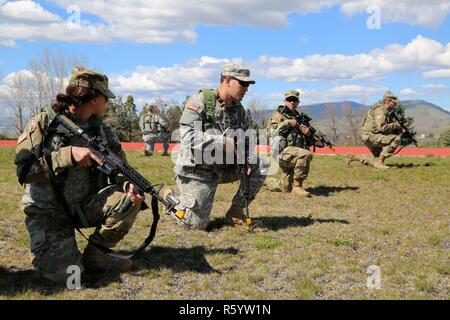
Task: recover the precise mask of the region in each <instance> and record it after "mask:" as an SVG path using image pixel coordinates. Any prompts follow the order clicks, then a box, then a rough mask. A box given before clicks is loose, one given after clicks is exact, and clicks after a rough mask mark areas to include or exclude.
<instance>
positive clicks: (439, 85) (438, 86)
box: [421, 83, 445, 90]
mask: <svg viewBox="0 0 450 320" xmlns="http://www.w3.org/2000/svg"><path fill="white" fill-rule="evenodd" d="M421 87H422V88H424V89H432V90H433V89H444V88H445V85H444V84H442V83H426V84H423V85H422V86H421Z"/></svg>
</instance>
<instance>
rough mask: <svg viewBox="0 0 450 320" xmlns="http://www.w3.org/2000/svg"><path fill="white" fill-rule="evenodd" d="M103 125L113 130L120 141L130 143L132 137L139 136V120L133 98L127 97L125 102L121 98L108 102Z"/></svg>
mask: <svg viewBox="0 0 450 320" xmlns="http://www.w3.org/2000/svg"><path fill="white" fill-rule="evenodd" d="M105 123H106V124H107V125H109V126H110V127H112V128H114V131H115V132H116V133H117V135H118V136H119V139H120V141H132V140H133V137H134V136H136V135H137V136H140V132H139V118H138V115H137V110H136V105H135V104H134V99H133V96H128V97H127V100H126V102H123V101H122V97H117V98H116V99H114V100H110V102H109V105H108V111H107V112H106V115H105Z"/></svg>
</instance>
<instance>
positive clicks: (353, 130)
mask: <svg viewBox="0 0 450 320" xmlns="http://www.w3.org/2000/svg"><path fill="white" fill-rule="evenodd" d="M365 111H366V110H365V109H364V108H363V109H357V108H352V107H350V106H349V105H348V104H347V103H345V104H344V106H343V107H342V113H343V115H344V121H345V123H346V129H347V136H348V138H349V140H350V142H351V144H352V145H359V144H361V125H362V120H363V117H364V115H365Z"/></svg>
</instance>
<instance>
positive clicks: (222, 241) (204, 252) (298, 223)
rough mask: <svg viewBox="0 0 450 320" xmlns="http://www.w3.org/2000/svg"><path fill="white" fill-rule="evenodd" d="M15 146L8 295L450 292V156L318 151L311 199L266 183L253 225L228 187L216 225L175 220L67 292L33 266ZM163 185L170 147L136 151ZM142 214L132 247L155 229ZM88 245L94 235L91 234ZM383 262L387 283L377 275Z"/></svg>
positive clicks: (168, 179)
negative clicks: (113, 268) (114, 267)
mask: <svg viewBox="0 0 450 320" xmlns="http://www.w3.org/2000/svg"><path fill="white" fill-rule="evenodd" d="M13 154H14V151H13V150H12V149H1V150H0V161H1V164H2V165H1V168H0V171H1V175H0V194H1V195H2V196H1V198H0V208H1V209H0V252H1V257H0V297H2V298H3V299H449V298H450V280H449V278H450V277H449V275H450V263H449V261H450V259H449V258H450V257H449V253H450V231H449V230H450V228H449V227H450V226H449V220H450V219H449V212H450V203H449V201H448V199H449V198H450V184H449V181H450V179H449V178H450V174H449V173H450V169H449V168H450V159H449V158H433V157H426V158H395V159H392V160H390V161H389V163H390V164H394V165H395V167H394V168H393V169H391V170H389V171H388V172H378V171H376V170H374V169H373V168H370V167H363V166H359V165H354V167H353V168H348V167H347V166H346V165H345V163H344V161H343V159H342V157H340V156H336V157H328V156H316V157H315V159H314V160H313V163H312V168H311V174H310V177H309V179H308V181H307V188H308V189H309V191H310V192H311V193H312V194H313V197H312V198H309V199H297V198H296V197H295V196H292V195H290V194H280V193H270V192H268V191H266V190H262V191H261V193H260V194H259V195H258V197H257V198H256V200H255V202H254V203H253V204H252V205H251V214H252V216H253V217H254V220H256V221H260V222H261V223H262V225H263V227H261V228H257V229H255V231H254V232H253V233H247V232H244V231H242V230H240V229H235V228H231V227H228V226H225V225H224V220H223V215H224V212H225V211H226V210H227V209H228V206H229V204H230V201H231V199H232V197H233V195H234V192H235V190H236V188H237V186H238V185H237V184H236V183H235V184H231V185H223V186H220V187H219V189H218V191H217V195H216V201H215V202H214V206H213V210H212V217H211V225H210V231H209V232H201V231H192V232H187V231H185V230H183V229H181V228H180V227H178V226H177V225H176V224H175V223H174V222H173V221H172V220H171V218H170V217H168V216H165V215H164V216H163V217H162V219H161V222H160V225H159V228H158V231H157V236H156V238H155V240H154V242H153V243H152V245H151V246H150V248H148V249H147V250H146V251H145V252H144V253H143V254H141V255H140V256H139V257H138V258H136V260H135V267H134V269H133V271H132V272H131V273H128V274H123V275H120V276H118V275H111V274H109V275H104V276H102V277H101V278H98V279H90V280H89V282H87V283H85V284H84V288H83V289H81V290H75V291H71V290H68V289H64V288H58V287H55V286H52V285H50V284H49V283H47V282H45V281H44V280H41V279H40V278H39V277H38V275H37V274H36V273H35V272H34V271H32V268H31V264H30V261H29V253H28V235H27V232H26V230H25V226H24V222H23V220H24V216H23V213H22V212H21V211H20V208H19V206H18V203H19V200H20V197H21V194H22V190H21V187H20V186H19V185H18V183H16V180H15V175H14V170H15V168H14V166H13V164H12V159H13ZM128 154H129V157H130V161H131V163H132V164H133V165H134V166H135V167H136V168H137V169H139V170H140V172H141V173H143V174H144V176H146V177H148V178H149V180H151V181H152V182H154V183H156V182H165V183H166V184H167V185H172V186H174V181H173V173H172V170H171V168H172V164H171V162H170V161H169V158H164V157H161V156H160V155H159V154H158V155H156V156H155V157H152V158H150V159H149V158H144V157H142V156H141V154H140V153H138V152H129V153H128ZM150 217H151V214H150V211H146V212H142V213H141V214H140V216H139V218H138V220H137V222H136V224H135V226H134V227H133V229H132V231H131V233H130V234H129V235H128V236H127V238H126V239H125V240H124V241H123V244H122V248H130V246H131V247H133V246H136V245H138V244H139V243H140V241H142V240H143V239H144V238H145V236H146V234H147V229H148V227H149V225H150V220H151V218H150ZM79 246H80V248H83V247H84V246H85V241H83V240H81V239H80V240H79ZM370 265H378V266H380V268H381V276H382V288H381V289H379V290H370V289H368V288H367V287H366V279H367V275H366V274H365V271H366V269H367V267H368V266H370Z"/></svg>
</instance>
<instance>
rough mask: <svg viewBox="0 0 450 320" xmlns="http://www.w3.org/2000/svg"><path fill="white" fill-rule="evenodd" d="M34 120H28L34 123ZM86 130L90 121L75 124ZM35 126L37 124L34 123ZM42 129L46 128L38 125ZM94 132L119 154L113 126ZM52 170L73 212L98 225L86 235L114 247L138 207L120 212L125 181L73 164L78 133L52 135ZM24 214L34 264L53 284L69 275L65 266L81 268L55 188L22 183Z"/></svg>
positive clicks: (86, 224) (46, 183) (100, 126)
mask: <svg viewBox="0 0 450 320" xmlns="http://www.w3.org/2000/svg"><path fill="white" fill-rule="evenodd" d="M35 120H36V119H33V120H32V121H35ZM78 124H79V125H80V126H81V127H83V129H84V130H86V132H88V134H89V133H90V132H91V131H90V130H89V128H90V125H91V124H92V123H78ZM37 125H41V124H40V123H39V122H37ZM40 129H41V130H42V131H45V130H46V128H43V127H42V128H40ZM93 129H95V130H94V131H95V132H97V133H98V134H100V135H101V136H103V137H104V138H105V139H106V140H107V141H108V144H109V147H110V148H112V149H113V150H115V151H116V152H118V153H119V154H122V156H123V157H125V154H124V153H123V151H122V149H121V147H120V142H119V139H118V137H117V136H116V135H115V134H114V133H113V132H112V130H111V129H110V128H108V127H106V126H104V125H103V124H101V123H98V126H96V127H95V128H93ZM51 141H52V146H53V147H54V148H55V151H53V152H52V159H53V163H52V164H53V168H54V170H55V173H56V176H57V178H58V179H60V180H61V181H64V185H63V188H62V192H63V194H64V196H65V198H66V200H67V203H68V205H69V208H70V210H71V211H72V213H73V214H77V215H79V216H80V217H81V218H80V221H81V223H82V224H83V225H80V227H96V230H95V232H94V233H93V234H92V235H91V236H90V239H91V240H92V241H93V242H95V243H97V244H100V245H102V246H105V247H113V246H114V245H115V244H116V243H117V242H119V241H120V240H121V239H122V238H123V237H124V236H125V234H126V233H127V232H128V230H129V229H130V228H131V226H132V224H133V222H134V220H135V217H136V214H137V213H138V211H139V210H140V207H141V205H140V204H137V205H135V206H132V207H130V208H129V209H128V210H126V211H125V212H123V213H119V212H118V210H117V209H118V208H120V206H121V204H122V203H123V202H124V201H125V199H126V198H127V195H126V193H125V190H126V187H127V182H125V180H124V179H123V178H122V177H120V176H118V177H116V178H115V179H113V180H114V181H108V179H107V177H106V176H105V175H104V174H103V173H101V172H99V171H97V170H95V169H93V168H83V167H80V166H74V164H73V163H72V160H71V157H70V148H71V146H76V145H80V141H78V140H77V138H76V137H74V138H72V139H70V140H69V141H64V139H61V137H59V136H56V135H55V136H54V137H52V139H51ZM22 204H23V210H24V212H25V214H26V226H27V230H28V233H29V235H30V249H31V253H32V256H33V261H32V263H33V266H34V267H35V268H36V270H37V271H39V272H40V273H41V274H42V275H43V276H44V277H45V278H47V279H50V280H52V281H56V282H63V281H65V280H66V279H67V276H68V274H67V273H66V271H67V267H68V266H70V265H78V266H79V267H80V268H81V270H83V266H82V264H81V254H80V252H79V251H78V248H77V244H76V241H75V234H74V226H73V225H72V223H71V221H70V220H69V218H68V217H67V215H66V213H65V212H63V211H61V210H60V209H59V208H58V205H57V203H56V200H55V194H54V191H53V189H52V187H51V185H50V183H49V181H48V180H47V181H39V182H32V183H27V184H25V194H24V196H23V197H22Z"/></svg>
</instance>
